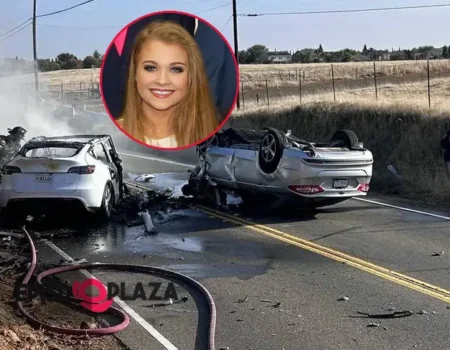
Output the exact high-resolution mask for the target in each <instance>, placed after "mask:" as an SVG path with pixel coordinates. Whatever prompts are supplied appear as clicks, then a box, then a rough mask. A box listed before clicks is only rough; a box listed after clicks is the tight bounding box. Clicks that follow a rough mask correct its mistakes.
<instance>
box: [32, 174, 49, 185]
mask: <svg viewBox="0 0 450 350" xmlns="http://www.w3.org/2000/svg"><path fill="white" fill-rule="evenodd" d="M52 181H53V176H52V175H36V176H35V178H34V182H36V183H40V184H42V183H47V184H48V183H51V182H52Z"/></svg>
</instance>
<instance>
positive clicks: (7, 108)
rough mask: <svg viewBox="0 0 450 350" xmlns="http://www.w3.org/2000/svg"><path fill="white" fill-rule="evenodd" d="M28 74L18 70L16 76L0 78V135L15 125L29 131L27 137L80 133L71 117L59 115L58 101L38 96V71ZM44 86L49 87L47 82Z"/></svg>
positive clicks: (14, 73)
mask: <svg viewBox="0 0 450 350" xmlns="http://www.w3.org/2000/svg"><path fill="white" fill-rule="evenodd" d="M28 72H29V70H28V71H27V72H26V73H28ZM24 73H25V72H21V71H20V70H19V69H16V70H15V71H13V72H12V75H10V76H7V77H2V78H0V108H1V109H0V134H2V135H5V134H7V129H8V128H13V127H15V126H22V127H24V128H25V129H26V130H27V131H28V132H27V135H26V140H28V139H30V138H32V137H35V136H43V135H45V136H58V135H70V134H74V133H76V130H73V128H71V127H70V126H69V125H68V122H67V120H64V119H61V118H60V117H57V116H56V115H55V113H54V112H55V110H56V109H57V101H56V100H53V101H52V98H49V99H48V98H44V99H42V98H41V99H37V98H36V94H35V89H34V74H26V73H25V74H24ZM40 85H41V87H42V88H43V89H45V83H44V84H42V83H41V84H40ZM38 101H39V102H38Z"/></svg>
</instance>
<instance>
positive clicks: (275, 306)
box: [272, 301, 281, 308]
mask: <svg viewBox="0 0 450 350" xmlns="http://www.w3.org/2000/svg"><path fill="white" fill-rule="evenodd" d="M272 306H273V307H274V308H279V307H280V306H281V303H280V302H279V301H277V303H276V304H275V305H272Z"/></svg>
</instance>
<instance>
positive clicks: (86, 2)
mask: <svg viewBox="0 0 450 350" xmlns="http://www.w3.org/2000/svg"><path fill="white" fill-rule="evenodd" d="M92 1H94V0H87V1H85V2H82V3H79V4H77V5H74V6H71V7H67V8H65V9H62V10H58V11H54V12H49V13H44V14H43V15H37V16H36V18H40V17H47V16H53V15H56V14H58V13H61V12H66V11H69V10H72V9H74V8H76V7H80V6H83V5H85V4H88V3H90V2H92Z"/></svg>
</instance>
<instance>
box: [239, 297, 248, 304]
mask: <svg viewBox="0 0 450 350" xmlns="http://www.w3.org/2000/svg"><path fill="white" fill-rule="evenodd" d="M247 300H248V295H246V296H245V298H244V299H239V300H238V301H237V302H238V303H244V302H246V301H247Z"/></svg>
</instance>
